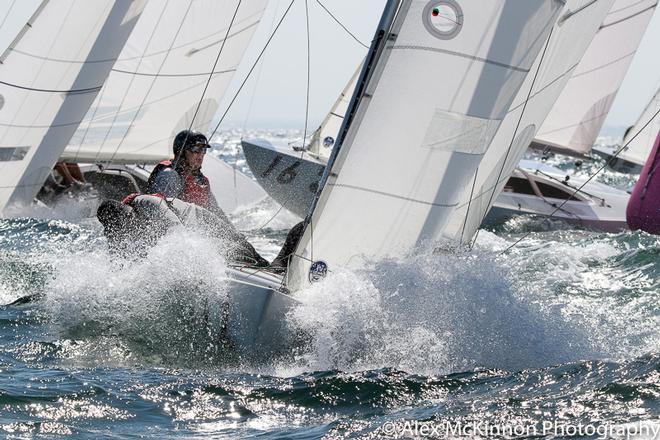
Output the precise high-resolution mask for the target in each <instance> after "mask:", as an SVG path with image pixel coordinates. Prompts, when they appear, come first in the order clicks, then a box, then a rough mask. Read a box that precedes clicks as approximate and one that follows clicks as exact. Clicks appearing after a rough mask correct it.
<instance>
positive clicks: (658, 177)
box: [626, 132, 660, 235]
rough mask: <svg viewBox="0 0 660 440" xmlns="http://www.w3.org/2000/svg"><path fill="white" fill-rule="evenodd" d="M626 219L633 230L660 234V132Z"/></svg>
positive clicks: (635, 190)
mask: <svg viewBox="0 0 660 440" xmlns="http://www.w3.org/2000/svg"><path fill="white" fill-rule="evenodd" d="M626 221H627V222H628V226H629V227H630V229H632V230H642V231H645V232H648V233H649V234H658V235H660V132H659V133H658V136H657V138H656V140H655V145H654V146H653V150H652V151H651V154H650V155H649V157H648V159H646V164H645V165H644V168H643V169H642V173H641V174H640V175H639V180H638V181H637V183H636V184H635V187H634V188H633V191H632V194H631V195H630V201H629V202H628V208H627V209H626Z"/></svg>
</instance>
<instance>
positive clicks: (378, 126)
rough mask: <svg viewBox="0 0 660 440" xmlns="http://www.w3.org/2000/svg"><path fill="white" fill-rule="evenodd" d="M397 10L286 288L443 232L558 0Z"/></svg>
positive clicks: (413, 4)
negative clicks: (313, 272) (315, 270)
mask: <svg viewBox="0 0 660 440" xmlns="http://www.w3.org/2000/svg"><path fill="white" fill-rule="evenodd" d="M393 3H394V4H396V3H398V4H399V10H398V13H397V15H396V18H395V19H394V21H393V24H392V25H391V26H389V25H388V24H387V23H382V24H381V26H382V27H381V28H383V27H384V31H385V35H384V38H383V39H382V40H381V41H383V43H382V44H383V45H384V47H383V49H382V55H381V56H379V57H377V60H376V62H375V65H373V66H370V65H369V64H367V66H366V68H365V72H363V75H362V77H363V78H364V76H365V74H366V73H367V72H373V73H370V75H371V76H370V79H369V81H368V82H367V86H366V89H365V90H364V93H363V94H361V96H360V98H361V99H360V100H359V103H358V104H357V108H356V113H355V116H354V118H353V119H352V122H351V124H350V127H348V132H347V133H346V137H345V139H343V141H342V137H341V135H340V137H339V140H338V142H340V143H341V144H340V147H341V148H337V147H335V151H333V156H332V157H331V159H330V163H329V167H328V168H329V171H328V170H326V176H325V178H326V179H327V180H326V182H325V185H324V186H323V189H322V192H321V194H320V197H319V200H318V202H317V204H316V207H315V209H314V211H313V213H312V214H311V217H310V219H309V220H311V221H310V222H309V224H308V225H307V228H306V230H305V233H304V235H303V238H302V240H301V242H300V244H299V246H298V249H297V251H296V257H295V258H294V261H293V263H292V266H291V270H290V272H289V276H290V280H289V284H290V285H291V286H293V287H299V286H301V285H303V284H304V283H306V282H307V280H308V268H309V267H310V261H312V260H323V261H324V262H326V263H327V265H328V266H329V268H330V270H332V269H333V268H336V267H339V266H347V265H349V266H350V265H357V264H359V260H360V258H359V257H360V256H366V257H371V258H374V257H376V258H377V257H383V256H389V255H400V254H402V253H405V252H407V251H409V250H411V249H412V248H413V247H414V246H415V245H417V244H420V243H421V242H423V241H424V240H426V239H431V238H434V237H436V236H437V235H438V234H439V233H440V231H442V230H443V227H444V225H445V224H446V223H447V221H448V219H449V216H450V215H451V214H452V213H453V211H454V209H455V207H456V205H457V203H458V201H457V199H456V196H457V194H460V190H461V189H463V188H465V187H466V186H468V185H469V184H470V183H471V180H470V179H471V178H472V176H473V174H474V171H475V169H476V167H477V166H478V164H479V162H480V160H481V158H482V156H483V154H484V153H485V151H486V150H487V149H488V146H489V145H490V142H491V140H492V139H493V136H494V135H495V133H496V132H497V130H498V127H499V126H500V124H501V122H502V120H503V118H504V117H505V116H506V114H507V111H508V110H509V108H510V106H511V103H512V101H513V99H514V97H515V96H516V93H517V92H518V89H519V88H520V86H521V85H522V83H523V81H524V80H525V78H526V77H527V75H528V73H529V70H530V68H531V67H532V64H533V63H534V60H535V59H536V56H537V55H538V53H539V52H540V51H541V49H542V47H543V45H544V43H545V41H546V39H547V36H548V34H549V32H550V29H552V25H553V24H554V22H555V21H556V19H557V16H558V14H559V12H560V11H561V9H562V6H563V4H564V2H563V1H554V0H525V1H516V0H509V1H507V0H499V1H495V0H493V1H488V2H473V1H456V0H441V1H428V0H404V1H401V2H390V3H389V6H390V7H391V5H392V4H393ZM386 12H387V10H386ZM385 17H387V14H386V15H385ZM375 41H378V34H377V38H375ZM374 49H375V47H372V52H373V51H374ZM367 63H369V56H368V58H367ZM356 102H357V101H356Z"/></svg>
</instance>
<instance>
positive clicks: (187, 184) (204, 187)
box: [147, 160, 217, 209]
mask: <svg viewBox="0 0 660 440" xmlns="http://www.w3.org/2000/svg"><path fill="white" fill-rule="evenodd" d="M166 170H172V171H173V172H175V173H176V176H177V177H178V182H176V184H171V182H166V183H163V182H159V175H160V174H161V173H164V172H165V173H168V174H172V175H174V173H173V172H168V171H166ZM166 180H168V179H166ZM147 185H148V188H147V192H148V193H152V194H153V193H158V194H162V195H164V196H165V197H176V198H177V199H180V200H183V201H184V202H188V203H194V204H195V205H198V206H201V207H203V208H206V209H213V208H215V206H216V205H217V204H216V203H215V198H214V197H213V194H212V193H211V187H210V185H209V179H207V178H206V176H204V174H202V172H201V171H196V172H193V173H189V172H186V171H184V170H183V168H181V167H176V168H175V167H174V166H173V163H172V161H171V160H166V161H163V162H161V163H159V164H158V165H156V167H155V168H154V170H153V171H152V172H151V175H150V176H149V180H148V181H147Z"/></svg>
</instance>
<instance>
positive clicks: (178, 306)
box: [0, 222, 660, 375]
mask: <svg viewBox="0 0 660 440" xmlns="http://www.w3.org/2000/svg"><path fill="white" fill-rule="evenodd" d="M24 226H25V227H28V226H29V228H30V230H34V231H40V232H34V234H37V235H39V234H43V235H42V236H47V235H48V232H46V231H50V234H51V235H52V237H56V238H57V239H56V240H53V241H47V242H48V243H50V246H51V247H52V248H53V250H56V251H55V252H53V253H50V254H49V253H44V252H43V249H40V250H39V252H35V253H34V254H31V255H29V256H28V257H27V261H25V260H26V256H25V255H23V257H22V261H21V262H20V264H25V265H27V266H29V267H28V269H29V270H31V271H32V272H37V273H39V271H40V270H41V271H42V272H44V273H42V274H41V275H40V277H41V278H39V277H37V278H38V279H40V281H39V282H40V283H41V284H42V285H43V286H42V287H41V289H42V290H43V291H44V292H45V293H46V296H45V298H44V300H43V301H42V303H41V305H40V310H42V311H43V312H44V313H45V314H46V315H47V316H48V317H49V318H50V320H51V321H52V322H53V323H54V325H55V331H56V332H57V333H58V334H59V335H60V336H59V337H61V338H62V340H63V341H68V342H66V344H65V345H64V346H62V347H60V348H61V349H62V353H63V357H65V358H67V359H68V360H69V361H72V362H75V363H81V362H82V363H83V364H92V365H97V364H99V363H100V364H103V365H105V364H111V365H117V364H118V365H124V364H131V365H132V364H144V363H147V364H152V365H153V364H155V365H181V366H188V367H199V366H200V365H209V366H214V367H223V366H224V358H223V357H222V356H219V355H218V349H219V348H218V346H217V339H216V338H215V335H214V334H213V331H214V329H213V325H212V324H213V323H209V318H208V317H209V309H217V308H218V307H220V306H221V305H222V303H223V302H224V300H225V299H226V294H227V289H228V284H227V279H226V274H225V268H226V265H225V263H224V260H223V258H222V256H221V252H220V248H219V247H218V246H219V245H218V243H214V242H212V241H210V240H208V239H207V238H205V237H202V236H200V235H196V234H195V233H192V232H190V231H172V232H171V233H170V234H168V235H167V236H166V237H165V238H164V239H163V240H161V241H160V242H159V243H158V245H157V246H156V247H154V248H153V249H152V250H151V251H150V253H149V255H148V256H147V257H146V258H145V259H142V260H136V261H131V262H123V263H121V262H117V261H114V260H113V258H112V257H111V256H110V255H109V254H108V253H107V251H106V250H105V245H104V243H103V242H104V240H103V239H102V238H100V237H99V234H100V231H99V229H98V226H93V227H92V228H90V227H89V226H76V225H69V227H68V228H67V224H66V223H62V222H60V223H53V224H50V226H48V227H46V228H43V227H41V228H40V227H38V225H36V224H31V223H30V225H27V224H25V225H24ZM54 230H55V232H54ZM56 230H62V231H64V230H66V231H69V233H68V235H70V236H71V235H72V236H75V237H78V238H76V239H71V238H70V239H69V241H66V240H64V239H63V238H62V237H64V236H66V235H67V234H62V233H61V232H59V233H58V232H56ZM279 235H283V234H282V233H280V234H279ZM635 236H636V235H634V234H627V235H626V238H627V241H626V240H624V239H623V238H622V236H619V235H610V234H602V235H598V234H593V233H585V232H583V231H568V232H562V231H559V232H558V231H555V232H550V233H546V232H539V233H534V234H532V236H530V238H529V239H527V240H526V241H525V242H523V244H521V245H520V247H517V248H514V250H513V251H511V252H510V253H508V254H506V255H500V252H501V250H503V249H504V248H506V247H507V246H508V245H509V244H510V241H509V240H507V239H505V238H501V237H498V236H496V235H494V234H492V233H490V232H487V231H481V234H480V236H479V240H478V242H477V246H476V247H475V249H473V250H472V251H471V252H465V253H457V254H436V253H433V252H432V251H430V250H420V251H418V252H417V253H416V254H414V255H410V256H402V257H400V258H396V259H385V260H381V261H371V262H369V263H368V264H366V265H365V267H364V268H363V269H361V270H357V271H349V270H337V271H334V272H332V273H331V274H330V275H329V276H328V277H327V278H326V279H325V280H324V281H322V282H321V283H318V284H316V285H314V286H312V287H310V288H308V289H306V290H303V291H301V292H297V293H296V294H295V296H296V297H297V298H298V299H299V300H300V301H301V305H300V306H299V307H298V308H296V309H295V310H293V311H292V312H291V313H290V315H289V316H288V317H286V319H288V320H289V325H290V326H291V327H292V328H293V329H294V330H297V331H298V332H297V333H301V332H302V333H304V334H306V335H307V336H308V337H307V343H306V344H305V345H303V346H298V347H295V352H296V353H297V357H296V359H295V360H294V361H287V362H285V363H283V364H282V363H281V364H280V365H278V366H277V367H276V372H277V373H278V374H282V375H291V374H298V373H300V372H302V371H310V370H331V369H340V370H347V371H355V370H364V369H377V368H384V367H387V368H395V369H401V370H405V371H408V372H412V373H421V374H445V373H449V372H456V371H467V370H473V369H475V368H500V369H507V370H516V371H517V370H521V369H525V368H534V367H541V366H547V365H552V364H558V363H564V362H570V361H577V360H581V359H602V358H619V357H625V358H629V357H630V356H631V355H636V356H639V355H642V354H644V353H648V352H652V351H654V350H658V348H659V347H658V340H660V338H658V330H657V329H658V328H660V326H658V325H657V323H658V319H659V318H658V316H660V314H659V313H658V305H657V304H658V299H659V298H658V292H657V286H656V284H654V283H657V281H655V280H657V279H658V276H657V274H655V273H648V274H647V279H646V284H645V282H644V279H643V277H642V278H640V277H637V283H638V284H637V285H636V286H635V289H634V292H636V293H634V294H631V293H630V292H629V290H630V289H628V287H629V286H627V284H626V282H625V274H626V272H627V271H629V270H630V266H629V265H628V264H627V260H626V262H625V263H624V264H622V263H621V262H620V260H621V259H622V258H623V259H631V258H633V259H634V257H633V256H632V255H630V253H631V252H632V253H635V254H636V255H639V254H640V253H642V254H643V253H648V252H654V249H655V251H657V249H658V241H657V239H656V238H655V237H648V236H644V235H641V236H640V237H639V240H637V242H635V240H633V239H631V238H630V237H635ZM90 238H91V240H90ZM90 241H91V242H92V243H96V245H95V246H94V247H92V248H89V247H88V248H85V247H83V248H81V249H75V244H76V243H78V244H80V243H81V242H88V243H89V242H90ZM271 241H272V240H271ZM275 242H276V241H272V243H271V246H274V244H273V243H275ZM629 242H630V243H629ZM4 258H5V259H6V258H7V256H5V257H4ZM5 261H7V260H5ZM27 266H26V267H27ZM640 270H642V271H643V270H644V269H643V268H642V269H640ZM10 273H14V274H15V273H23V272H22V271H20V270H12V271H10ZM621 279H623V280H624V281H620V280H621ZM30 280H31V281H29V282H26V284H25V285H26V287H25V289H23V290H21V291H20V292H19V291H18V290H16V286H18V284H17V283H15V282H5V283H0V285H2V286H3V291H2V292H1V293H2V296H3V298H5V297H6V298H9V297H12V296H14V297H15V296H20V294H22V293H25V292H32V293H33V292H34V291H35V287H34V286H35V283H36V281H34V280H32V279H30ZM12 284H13V285H14V290H13V291H11V288H10V287H9V286H11V285H12ZM640 292H643V293H640ZM653 323H655V324H653ZM270 367H271V366H270V365H261V366H259V365H256V366H255V365H251V366H249V367H247V366H241V368H242V369H241V371H246V370H245V369H246V368H248V370H249V371H270V372H272V368H270Z"/></svg>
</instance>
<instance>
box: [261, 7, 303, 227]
mask: <svg viewBox="0 0 660 440" xmlns="http://www.w3.org/2000/svg"><path fill="white" fill-rule="evenodd" d="M305 23H306V35H307V85H306V88H305V89H306V90H305V125H304V129H303V137H302V148H301V151H300V157H299V158H298V159H299V160H303V157H304V156H305V151H306V149H305V141H306V139H307V129H308V125H309V95H310V83H311V79H310V78H311V50H310V49H311V42H310V31H309V4H308V0H305ZM290 194H291V197H289V198H288V199H287V200H285V201H284V203H282V204H281V205H280V207H279V209H278V210H277V211H276V212H275V214H273V216H272V217H271V218H269V219H268V221H267V222H266V223H264V224H263V225H261V226H260V227H259V228H258V229H256V232H259V231H261V230H262V229H264V228H265V227H266V226H268V225H269V224H270V222H272V221H273V220H275V218H276V217H277V216H278V215H279V214H280V212H282V210H283V209H284V208H286V206H287V205H288V204H289V202H290V201H291V200H292V197H293V193H290Z"/></svg>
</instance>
